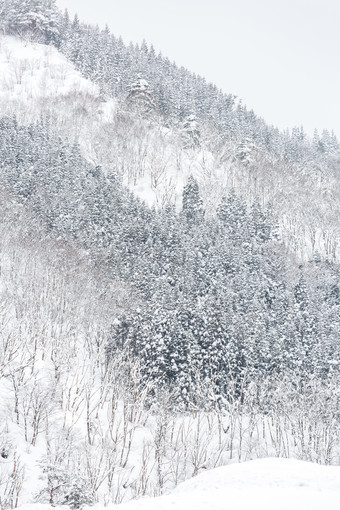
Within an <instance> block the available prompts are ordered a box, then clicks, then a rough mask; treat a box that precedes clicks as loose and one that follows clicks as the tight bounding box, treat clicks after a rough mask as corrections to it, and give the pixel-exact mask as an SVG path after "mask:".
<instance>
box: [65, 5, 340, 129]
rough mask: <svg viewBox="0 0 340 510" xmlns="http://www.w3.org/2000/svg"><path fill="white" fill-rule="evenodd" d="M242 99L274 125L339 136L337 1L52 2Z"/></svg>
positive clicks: (339, 19)
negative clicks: (149, 46) (151, 48)
mask: <svg viewBox="0 0 340 510" xmlns="http://www.w3.org/2000/svg"><path fill="white" fill-rule="evenodd" d="M57 4H58V5H59V7H60V8H62V9H64V8H65V7H67V9H68V11H69V13H70V15H71V16H73V15H74V13H75V12H77V13H78V16H79V18H80V20H81V21H85V22H87V23H94V24H99V26H100V27H101V28H104V26H105V24H108V26H109V27H110V29H111V32H112V33H113V34H114V35H115V36H119V35H121V36H122V37H123V40H124V42H126V43H129V42H130V41H133V42H138V43H140V42H141V41H142V40H143V39H145V40H146V41H147V43H148V44H151V43H152V44H153V45H154V47H155V49H156V51H161V52H162V54H163V55H164V56H167V57H169V58H170V60H174V61H175V62H176V63H177V64H178V65H180V66H181V65H183V66H184V67H186V68H188V69H189V70H191V71H193V72H195V73H197V74H200V75H202V76H204V77H205V78H206V79H207V80H208V81H211V82H213V83H215V84H216V85H217V86H218V87H220V88H222V90H224V91H225V92H227V93H232V94H235V95H237V96H238V97H240V98H242V100H243V102H244V103H245V104H246V105H247V107H248V108H252V109H254V111H255V113H256V114H257V115H260V116H262V117H263V118H264V119H265V120H266V121H267V122H268V123H270V124H274V125H276V126H278V127H279V128H280V129H285V128H287V127H288V128H292V127H294V126H300V125H303V126H304V128H305V129H306V131H308V132H309V133H312V132H313V129H314V127H316V128H318V129H319V130H322V129H324V128H327V129H329V130H332V129H333V130H334V132H335V133H336V135H337V137H338V138H339V139H340V99H339V94H340V62H339V60H340V59H339V55H340V0H57Z"/></svg>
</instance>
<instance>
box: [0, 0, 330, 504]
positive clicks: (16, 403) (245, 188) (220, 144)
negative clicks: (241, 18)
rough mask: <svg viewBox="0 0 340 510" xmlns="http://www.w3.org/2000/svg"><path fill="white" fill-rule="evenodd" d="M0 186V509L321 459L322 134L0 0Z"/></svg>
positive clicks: (62, 18)
mask: <svg viewBox="0 0 340 510" xmlns="http://www.w3.org/2000/svg"><path fill="white" fill-rule="evenodd" d="M0 203H1V207H0V323H1V328H0V508H1V509H3V510H7V509H12V508H18V507H22V508H27V509H31V506H29V505H32V510H34V508H37V510H40V509H41V510H45V509H47V508H52V506H59V505H60V507H63V508H70V509H79V508H85V507H86V508H90V507H91V506H93V505H103V508H104V507H108V508H112V507H113V506H114V505H117V504H120V503H127V502H128V501H130V500H132V499H138V498H141V497H143V496H160V495H162V494H167V493H169V491H171V490H172V489H174V488H175V487H176V486H177V485H178V484H180V483H182V482H184V481H185V480H187V479H190V478H192V477H195V476H196V475H198V474H200V473H201V472H203V471H205V470H208V469H213V468H218V467H220V466H226V465H228V464H230V463H233V462H241V461H242V462H243V461H247V460H252V459H259V458H265V457H280V458H281V457H282V458H287V459H290V458H294V459H299V460H301V461H309V462H313V463H317V464H325V465H333V466H339V465H340V414H339V413H340V371H339V365H340V265H339V264H340V230H339V217H340V144H339V142H338V140H337V138H336V136H335V135H334V133H333V132H329V131H327V130H324V131H323V132H322V133H319V132H317V131H315V132H314V136H313V137H310V136H308V135H307V134H306V133H305V132H304V130H303V128H302V127H299V128H294V129H292V130H291V131H279V130H278V129H277V128H274V127H272V126H270V125H268V124H267V123H266V122H265V120H263V119H262V118H260V117H258V116H257V115H256V113H254V112H253V111H252V110H248V109H247V108H246V107H245V106H244V105H243V104H242V102H240V101H239V99H238V98H237V97H236V96H234V95H231V94H229V95H228V94H226V93H224V92H222V91H221V90H219V89H218V88H217V87H216V86H215V85H213V84H211V83H208V82H207V81H206V80H205V79H204V78H202V77H201V76H198V75H196V74H194V73H193V72H191V71H188V70H187V69H184V68H183V67H178V66H177V65H176V64H175V63H173V62H171V61H170V60H169V59H168V58H167V57H166V56H163V55H162V54H160V53H156V52H155V50H154V48H153V46H152V45H151V44H149V43H146V42H143V44H141V45H137V44H136V45H135V44H132V43H130V44H129V45H126V44H125V43H124V42H123V41H122V39H121V38H117V37H116V36H115V35H113V34H112V33H111V32H110V29H109V27H107V28H105V29H104V30H101V29H99V28H98V27H97V26H94V25H91V24H86V23H84V22H82V21H81V20H80V19H79V18H78V16H75V17H74V18H73V19H71V18H70V16H69V14H68V12H67V11H65V12H61V11H60V10H59V9H58V7H57V5H56V2H55V0H25V1H22V0H0ZM25 505H26V506H25ZM35 505H37V506H35ZM39 505H41V506H39ZM43 505H46V506H43ZM110 505H112V506H110ZM96 508H99V506H98V507H96ZM136 508H137V507H136ZM334 508H335V507H334Z"/></svg>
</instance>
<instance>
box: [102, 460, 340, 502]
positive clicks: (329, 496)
mask: <svg viewBox="0 0 340 510" xmlns="http://www.w3.org/2000/svg"><path fill="white" fill-rule="evenodd" d="M339 507H340V467H334V466H332V467H330V466H320V465H318V464H312V463H308V462H302V461H298V460H293V459H279V458H270V459H260V460H253V461H249V462H243V463H241V464H232V465H229V466H224V467H221V468H217V469H214V470H211V471H207V472H206V473H202V474H200V475H198V476H197V477H195V478H192V479H191V480H188V481H186V482H184V483H182V484H180V485H179V486H178V487H177V488H176V489H175V490H174V491H173V492H172V493H171V494H169V495H166V496H162V497H159V498H154V499H151V498H144V499H140V500H137V501H131V502H129V503H127V504H123V505H120V507H119V508H120V510H125V509H126V510H137V509H138V510H139V509H140V510H170V509H173V508H176V510H185V509H193V510H250V509H251V510H307V509H308V510H324V509H327V510H333V509H334V510H335V509H338V508H339ZM109 508H111V507H109ZM97 510H99V507H97Z"/></svg>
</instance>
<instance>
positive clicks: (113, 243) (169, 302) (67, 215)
mask: <svg viewBox="0 0 340 510" xmlns="http://www.w3.org/2000/svg"><path fill="white" fill-rule="evenodd" d="M0 129H1V145H0V157H1V160H2V179H3V181H4V183H5V184H6V186H7V187H8V188H9V189H10V190H11V191H12V192H13V193H15V195H16V196H17V197H18V199H20V200H23V201H24V202H25V203H27V204H29V206H30V208H31V209H32V211H33V212H34V213H35V214H37V215H38V216H39V218H40V219H41V220H42V221H43V224H44V225H45V235H46V236H48V237H52V238H58V239H63V240H64V241H65V242H72V243H76V244H77V245H78V246H79V248H80V249H85V250H86V252H87V253H88V256H89V257H90V258H91V259H92V260H93V261H94V262H95V264H96V265H97V267H98V268H100V269H101V270H103V271H104V272H105V273H106V274H107V278H108V279H109V280H110V279H111V280H112V279H120V280H123V281H125V282H127V283H128V284H129V285H130V286H131V288H132V289H134V293H135V296H137V298H134V299H136V301H135V304H134V305H133V306H132V309H131V310H130V312H127V313H124V314H123V315H122V317H120V318H119V320H118V321H116V322H115V323H114V325H113V326H112V335H111V338H110V339H109V343H108V347H107V358H108V359H110V357H112V356H115V355H117V354H118V352H121V351H125V352H128V353H129V355H133V356H135V357H138V358H139V359H141V360H142V364H141V366H142V373H143V377H145V379H146V380H149V379H150V378H151V379H152V380H153V381H154V382H155V383H156V387H157V388H158V389H159V390H164V389H165V388H169V387H171V388H173V389H174V391H175V392H176V393H177V396H178V398H179V400H180V401H182V402H184V404H188V399H194V398H195V394H196V389H197V388H198V387H199V386H200V385H201V384H202V383H204V384H208V383H209V384H214V385H216V391H217V392H218V393H219V394H220V395H221V396H223V395H224V394H226V393H227V392H228V384H229V383H230V380H231V379H232V380H234V381H235V384H237V385H241V384H242V381H243V380H244V379H245V378H246V379H247V380H248V381H251V380H254V379H257V378H259V377H265V376H268V374H272V375H273V376H277V375H279V374H285V375H287V373H291V374H293V373H295V374H296V373H297V372H299V373H300V375H303V374H309V375H311V374H313V375H314V376H315V377H320V378H324V377H327V376H328V375H329V374H330V373H331V372H332V370H333V368H334V366H335V365H334V362H336V360H337V359H339V342H338V335H339V328H340V321H339V311H340V310H339V307H340V298H339V294H340V291H339V286H338V278H339V268H338V267H337V266H333V265H329V264H324V263H322V262H321V261H318V260H316V261H315V262H312V263H310V264H309V265H308V266H306V267H301V269H298V268H294V265H293V266H292V264H291V262H289V260H288V259H287V257H286V256H285V254H284V252H283V246H282V244H281V243H280V242H279V241H278V239H277V224H276V219H275V217H274V216H273V213H272V210H271V208H270V207H267V208H265V209H264V208H263V207H261V206H260V204H259V203H258V202H255V203H254V204H253V205H252V206H251V207H250V208H249V207H247V206H246V204H245V203H243V201H242V199H241V198H240V197H239V196H237V194H236V193H235V192H234V191H231V192H230V193H229V194H228V195H227V196H226V197H225V198H224V199H223V200H222V202H221V204H220V205H219V206H218V208H217V217H215V218H205V215H204V209H203V204H202V200H201V198H200V192H199V186H198V184H197V181H196V180H195V179H194V178H193V177H190V178H189V180H188V183H187V185H186V186H185V188H184V190H183V207H182V210H181V211H180V213H176V212H175V210H174V208H173V207H171V206H168V207H167V208H166V209H165V210H164V211H155V210H151V209H149V208H147V207H146V206H145V205H144V204H143V203H141V202H140V201H138V200H136V199H135V198H134V197H133V196H132V195H131V193H130V192H128V191H127V189H125V188H124V187H123V186H122V185H121V184H120V183H119V180H118V179H117V178H116V177H115V176H114V175H112V176H104V174H103V173H102V171H101V169H100V167H93V165H91V164H89V163H87V162H86V161H84V159H83V158H82V157H81V155H80V153H79V149H78V148H77V146H76V145H74V146H68V145H67V144H66V143H63V142H62V141H60V140H58V139H55V137H54V136H52V135H51V134H49V128H48V124H46V123H39V124H37V125H32V126H30V127H29V128H24V127H20V126H18V125H17V123H16V121H15V119H12V120H9V119H2V121H1V124H0ZM316 275H317V277H316Z"/></svg>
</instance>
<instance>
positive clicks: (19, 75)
mask: <svg viewBox="0 0 340 510" xmlns="http://www.w3.org/2000/svg"><path fill="white" fill-rule="evenodd" d="M80 93H87V94H90V95H94V96H97V95H98V93H99V89H98V87H97V86H96V85H94V84H93V83H91V82H90V81H89V80H86V79H85V78H83V77H82V76H81V74H80V73H79V72H77V71H76V70H75V69H74V66H73V65H72V64H71V63H70V62H69V61H68V60H67V59H66V58H65V57H64V56H63V55H62V54H61V53H60V52H58V50H57V49H56V48H54V47H53V46H46V45H43V44H38V43H31V42H27V41H23V40H20V39H18V38H15V37H10V36H0V106H1V114H13V113H16V114H17V115H18V114H20V113H22V116H23V119H22V120H28V121H29V120H30V117H34V112H35V115H36V114H37V112H36V109H37V108H38V110H39V111H38V113H39V114H40V113H41V112H42V109H43V108H44V107H45V106H46V104H44V102H43V99H45V100H46V99H47V98H54V100H55V99H56V97H58V96H65V95H67V94H74V95H76V94H80ZM38 118H39V117H38ZM19 120H20V119H19Z"/></svg>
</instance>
